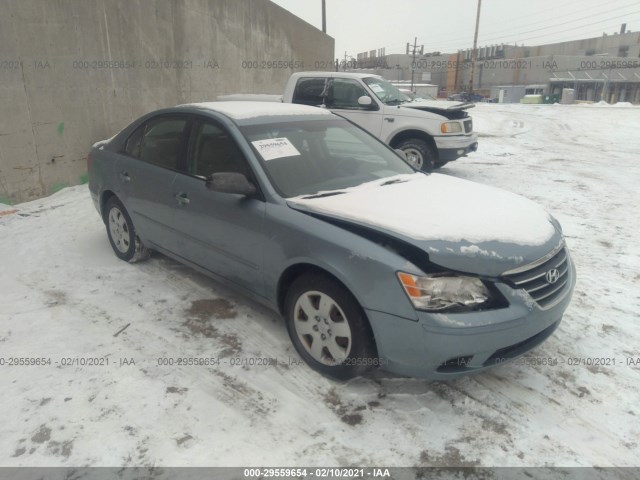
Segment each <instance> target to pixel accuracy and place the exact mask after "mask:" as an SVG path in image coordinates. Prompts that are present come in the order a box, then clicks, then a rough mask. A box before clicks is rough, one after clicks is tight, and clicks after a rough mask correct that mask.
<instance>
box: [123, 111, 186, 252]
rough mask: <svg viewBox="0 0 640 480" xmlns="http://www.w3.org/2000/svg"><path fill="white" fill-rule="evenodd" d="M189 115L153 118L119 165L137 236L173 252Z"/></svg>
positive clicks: (140, 130) (134, 138) (133, 138)
mask: <svg viewBox="0 0 640 480" xmlns="http://www.w3.org/2000/svg"><path fill="white" fill-rule="evenodd" d="M189 122H190V120H189V117H188V116H186V115H161V116H158V117H154V118H152V119H150V120H148V121H147V122H145V123H144V124H143V125H142V126H140V127H139V128H138V129H137V130H136V131H134V132H133V134H131V136H130V137H129V139H128V140H127V142H126V143H125V148H124V151H123V152H121V154H120V155H119V158H118V161H117V163H116V175H117V181H118V182H119V186H120V190H119V192H116V193H117V194H118V197H119V198H120V200H121V201H122V202H123V203H124V206H125V207H126V209H127V211H128V212H129V215H130V216H131V219H132V220H133V223H134V225H135V227H136V231H137V232H138V235H139V236H140V237H141V238H142V239H143V241H144V242H145V243H147V244H148V245H149V246H154V245H155V246H159V247H162V248H164V249H167V250H170V251H174V250H175V249H176V247H177V232H176V230H175V228H174V225H173V222H174V215H175V204H176V202H177V200H176V198H175V197H174V195H173V187H172V186H173V182H174V180H175V177H176V172H177V171H178V170H179V169H180V168H181V165H185V164H186V147H187V140H188V132H189V127H190V123H189Z"/></svg>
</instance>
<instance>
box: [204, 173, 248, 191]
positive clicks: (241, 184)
mask: <svg viewBox="0 0 640 480" xmlns="http://www.w3.org/2000/svg"><path fill="white" fill-rule="evenodd" d="M207 188H208V189H209V190H213V191H214V192H219V193H233V194H236V195H245V196H251V195H254V194H255V193H256V192H257V189H256V186H255V185H254V184H253V183H251V182H250V181H249V179H247V177H246V176H245V175H243V174H242V173H236V172H220V173H214V174H212V175H209V176H208V177H207Z"/></svg>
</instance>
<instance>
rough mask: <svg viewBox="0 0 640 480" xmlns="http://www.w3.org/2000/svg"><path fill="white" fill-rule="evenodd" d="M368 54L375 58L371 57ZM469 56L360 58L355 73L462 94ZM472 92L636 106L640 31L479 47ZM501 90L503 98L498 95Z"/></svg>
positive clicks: (510, 98) (444, 93)
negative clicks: (569, 95)
mask: <svg viewBox="0 0 640 480" xmlns="http://www.w3.org/2000/svg"><path fill="white" fill-rule="evenodd" d="M371 53H375V51H374V52H371ZM471 59H472V51H471V50H470V49H469V50H460V51H458V52H456V53H453V54H443V53H440V52H431V53H426V54H423V55H419V56H416V57H415V59H414V58H413V57H412V56H411V55H406V54H393V55H386V56H385V57H383V58H380V57H372V56H371V55H368V56H367V57H366V58H362V57H361V59H360V61H359V62H358V67H360V69H359V70H360V71H362V70H364V71H369V72H371V73H376V74H378V75H382V76H384V77H385V78H387V79H389V80H392V81H402V80H411V77H412V76H413V79H414V81H416V82H418V81H419V82H429V83H433V84H436V85H438V86H439V89H440V90H439V95H440V96H443V97H446V96H448V95H450V94H452V93H456V92H461V91H466V90H467V89H468V87H469V81H470V76H471V71H472V69H471ZM473 70H474V78H473V90H474V91H475V92H476V93H479V94H481V95H483V96H485V97H487V98H490V99H494V100H500V99H501V100H502V101H504V102H509V103H511V102H518V101H520V99H522V98H523V97H524V95H525V94H532V93H540V94H547V95H560V94H561V93H562V90H563V89H565V88H570V89H573V90H574V95H575V100H576V101H593V102H597V101H602V100H603V101H606V102H609V103H616V102H631V103H634V104H638V103H640V32H627V31H626V29H625V26H624V25H623V27H622V28H621V32H620V33H614V34H610V35H609V34H603V35H602V36H600V37H595V38H588V39H583V40H574V41H570V42H561V43H553V44H547V45H539V46H514V45H506V44H502V45H490V46H482V47H480V48H478V55H477V62H476V65H475V68H474V69H473ZM501 90H502V93H500V91H501Z"/></svg>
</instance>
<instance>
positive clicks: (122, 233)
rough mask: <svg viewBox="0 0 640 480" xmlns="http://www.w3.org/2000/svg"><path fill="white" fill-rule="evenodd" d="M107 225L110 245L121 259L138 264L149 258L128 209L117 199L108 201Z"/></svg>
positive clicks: (106, 208) (106, 209)
mask: <svg viewBox="0 0 640 480" xmlns="http://www.w3.org/2000/svg"><path fill="white" fill-rule="evenodd" d="M105 224H106V226H107V235H108V236H109V243H111V248H113V251H114V253H115V254H116V256H117V257H118V258H119V259H121V260H124V261H125V262H129V263H136V262H141V261H143V260H146V259H147V258H149V254H150V252H149V249H148V248H146V247H145V246H144V244H143V243H142V242H141V241H140V239H139V238H138V235H137V234H136V229H135V228H134V226H133V222H132V221H131V217H130V216H129V213H128V212H127V209H126V208H124V205H122V202H121V201H120V200H118V198H117V197H111V198H110V199H109V200H108V201H107V204H106V207H105Z"/></svg>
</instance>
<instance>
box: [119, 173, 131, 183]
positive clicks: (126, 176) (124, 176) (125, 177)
mask: <svg viewBox="0 0 640 480" xmlns="http://www.w3.org/2000/svg"><path fill="white" fill-rule="evenodd" d="M120 180H122V181H123V182H125V183H127V182H130V181H131V177H130V176H129V172H120Z"/></svg>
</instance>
